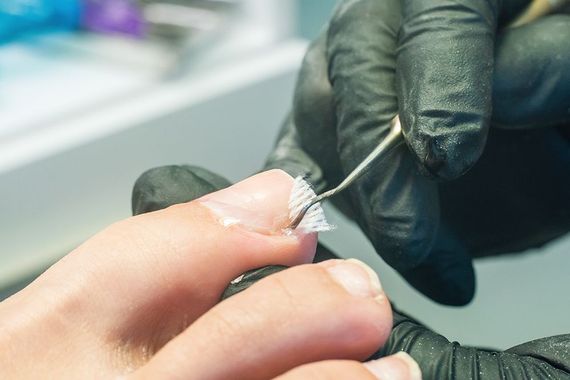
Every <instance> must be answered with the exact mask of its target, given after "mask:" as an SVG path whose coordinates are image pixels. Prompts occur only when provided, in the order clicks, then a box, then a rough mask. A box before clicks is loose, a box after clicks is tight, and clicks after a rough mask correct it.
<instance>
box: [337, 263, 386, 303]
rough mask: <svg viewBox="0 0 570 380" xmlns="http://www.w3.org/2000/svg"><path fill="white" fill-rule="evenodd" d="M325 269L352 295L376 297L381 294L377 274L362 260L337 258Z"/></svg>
mask: <svg viewBox="0 0 570 380" xmlns="http://www.w3.org/2000/svg"><path fill="white" fill-rule="evenodd" d="M326 269H327V271H328V272H329V274H330V275H331V276H332V277H333V278H334V279H335V281H336V282H338V283H339V284H340V285H342V286H343V287H344V288H345V289H346V290H347V291H348V292H349V293H350V294H352V295H354V296H358V297H372V298H376V297H378V296H380V295H382V294H383V292H382V285H381V284H380V279H379V278H378V275H376V273H374V271H373V270H372V268H370V267H369V266H368V265H366V264H364V263H363V262H362V261H359V260H356V259H349V260H337V261H334V262H333V264H332V265H330V264H329V265H327V266H326Z"/></svg>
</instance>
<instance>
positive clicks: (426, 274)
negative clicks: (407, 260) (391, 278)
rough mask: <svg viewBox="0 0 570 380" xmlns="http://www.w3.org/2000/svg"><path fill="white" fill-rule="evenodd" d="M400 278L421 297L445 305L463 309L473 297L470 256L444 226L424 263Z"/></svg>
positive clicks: (441, 225) (473, 287) (473, 277)
mask: <svg viewBox="0 0 570 380" xmlns="http://www.w3.org/2000/svg"><path fill="white" fill-rule="evenodd" d="M402 276H403V277H404V278H405V279H406V281H408V283H409V284H410V285H412V286H413V287H414V288H416V289H417V290H418V291H420V292H421V293H422V294H424V295H425V296H427V297H429V298H431V299H432V300H434V301H436V302H438V303H441V304H444V305H450V306H463V305H466V304H468V303H469V302H471V300H472V299H473V297H474V296H475V271H474V269H473V263H472V260H471V256H470V255H469V254H468V252H467V250H466V248H465V246H464V245H463V244H462V243H461V242H460V241H459V239H457V238H456V235H455V234H454V233H453V232H452V231H451V230H450V229H449V228H448V227H447V226H446V225H444V224H443V223H441V224H440V228H439V230H438V234H437V238H436V241H435V243H434V246H433V248H432V251H431V252H430V254H429V256H428V257H427V259H426V260H425V261H424V262H423V263H421V264H420V265H419V266H417V267H416V268H413V269H411V270H409V271H405V272H402Z"/></svg>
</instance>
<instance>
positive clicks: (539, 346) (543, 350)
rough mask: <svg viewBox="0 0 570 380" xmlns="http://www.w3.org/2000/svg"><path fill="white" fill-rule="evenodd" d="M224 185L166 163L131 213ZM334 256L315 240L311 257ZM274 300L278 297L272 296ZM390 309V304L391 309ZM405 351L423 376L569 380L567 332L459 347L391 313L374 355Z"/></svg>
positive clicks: (264, 271)
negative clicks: (507, 344)
mask: <svg viewBox="0 0 570 380" xmlns="http://www.w3.org/2000/svg"><path fill="white" fill-rule="evenodd" d="M227 185H229V182H228V181H226V180H225V179H223V178H221V177H219V176H217V175H216V174H214V173H211V172H208V171H207V170H204V169H200V168H197V167H192V166H168V167H162V168H157V169H153V170H150V171H148V172H146V173H144V174H143V175H142V176H141V177H140V178H139V180H138V181H137V183H136V185H135V189H134V191H133V213H135V214H141V213H145V212H150V211H155V210H158V209H162V208H165V207H168V206H171V205H174V204H177V203H181V202H187V201H191V200H193V199H196V198H198V197H201V196H202V195H205V194H207V193H209V192H212V191H215V190H219V189H221V188H223V187H226V186H227ZM335 257H337V256H336V255H335V254H334V253H332V252H331V251H329V250H328V249H326V248H325V247H323V246H322V245H319V246H318V248H317V255H316V261H322V260H328V259H331V258H335ZM283 269H286V267H284V266H269V267H264V268H260V269H256V270H252V271H249V272H247V273H246V274H245V275H244V276H243V278H242V279H241V281H239V282H236V283H233V284H230V285H229V286H228V288H227V289H226V291H225V292H224V294H223V295H222V298H223V299H224V298H227V297H230V296H232V295H234V294H236V293H238V292H240V291H243V290H245V289H247V288H248V287H249V286H251V285H253V284H254V283H255V282H257V281H259V280H260V279H262V278H264V277H266V276H269V275H271V274H273V273H275V272H278V271H281V270H283ZM276 302H278V300H276ZM393 309H394V308H393ZM398 351H406V352H408V353H409V354H410V355H411V356H412V357H413V358H414V359H415V360H416V361H417V362H418V363H419V365H420V367H421V369H422V373H423V378H424V379H425V380H429V379H436V380H455V379H457V380H459V379H461V380H463V379H465V380H469V379H480V380H485V379H489V380H494V379H525V378H526V379H530V378H532V379H536V380H540V379H566V378H569V379H570V335H563V336H557V337H551V338H545V339H540V340H536V341H533V342H529V343H526V344H523V345H520V346H517V347H514V348H511V349H509V350H507V351H505V352H491V351H486V350H480V349H475V348H468V347H461V346H460V345H459V344H457V343H450V342H449V341H448V340H447V339H445V338H444V337H442V336H441V335H438V334H436V333H434V332H432V331H430V330H429V329H428V328H426V327H424V326H422V325H421V324H419V323H418V322H416V321H414V320H412V319H411V318H409V317H407V316H405V315H403V314H400V313H398V312H396V311H395V312H394V328H393V331H392V334H391V335H390V338H389V340H388V343H387V344H386V345H385V346H384V347H383V348H382V349H381V350H380V351H379V352H378V353H377V355H375V357H379V356H385V355H390V354H393V353H396V352H398Z"/></svg>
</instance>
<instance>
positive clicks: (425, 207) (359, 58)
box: [327, 0, 439, 271]
mask: <svg viewBox="0 0 570 380" xmlns="http://www.w3.org/2000/svg"><path fill="white" fill-rule="evenodd" d="M399 15H400V10H399V2H398V1H396V0H391V1H375V0H365V1H358V2H345V3H343V4H341V6H340V7H339V8H338V9H337V11H336V13H335V16H334V17H333V20H332V22H331V25H330V28H329V33H328V45H327V55H328V57H329V65H330V66H329V77H330V79H331V83H332V86H333V89H334V102H335V106H336V107H335V108H336V115H337V122H338V123H337V136H338V152H339V157H340V159H341V165H342V168H343V171H344V173H345V175H346V174H347V173H349V172H350V171H351V170H352V169H353V168H354V167H356V166H357V165H358V164H359V163H360V162H361V161H362V159H363V158H364V157H366V155H368V154H369V153H370V152H371V151H372V150H373V149H374V147H375V146H376V145H377V144H378V143H380V142H381V141H382V139H383V138H384V137H385V136H386V134H387V131H388V128H389V125H390V121H391V120H392V118H393V117H394V115H396V112H397V98H396V91H395V86H394V75H395V67H396V57H395V50H396V35H397V30H398V27H399ZM371 36H373V38H371ZM350 195H351V199H352V203H353V204H354V205H355V209H356V213H357V214H358V218H356V219H357V221H358V223H359V224H360V226H361V228H362V229H363V231H364V232H365V233H366V234H367V236H368V237H369V239H370V240H371V242H372V244H373V245H374V247H375V248H376V250H377V252H379V253H380V255H381V256H382V257H383V258H384V260H386V261H387V262H388V264H390V265H391V266H393V267H394V268H395V269H397V270H399V271H408V270H410V269H412V268H414V267H416V266H417V265H419V264H420V263H421V262H422V261H424V260H425V258H426V256H427V255H428V253H429V252H430V250H431V244H432V242H433V240H434V238H435V233H436V231H437V225H438V221H439V209H438V197H437V189H436V187H435V184H434V183H432V182H430V181H429V180H428V179H426V178H425V177H423V176H421V175H419V174H418V173H416V167H415V163H414V161H413V157H412V156H411V155H410V153H409V151H408V150H407V148H406V147H405V146H400V147H399V148H397V149H395V150H394V151H392V152H391V153H390V154H389V156H388V157H386V158H385V159H384V160H383V161H382V162H381V163H379V164H377V165H375V166H374V167H373V168H372V169H371V170H370V171H369V173H368V174H367V175H366V176H364V177H363V178H361V179H359V180H358V181H357V182H356V183H355V184H353V185H352V187H351V189H350Z"/></svg>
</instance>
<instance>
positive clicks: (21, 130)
mask: <svg viewBox="0 0 570 380" xmlns="http://www.w3.org/2000/svg"><path fill="white" fill-rule="evenodd" d="M334 4H335V1H332V0H319V1H312V0H241V1H240V0H235V1H231V0H202V1H192V0H171V1H168V0H160V1H153V0H140V1H134V0H11V1H2V2H0V299H2V298H5V297H7V296H9V295H10V294H12V293H13V292H15V291H17V290H18V289H20V288H21V287H22V286H25V284H26V283H28V282H29V281H30V280H31V279H33V278H34V277H35V276H37V274H39V273H41V272H42V271H43V270H44V269H45V268H47V267H48V266H49V265H51V264H52V263H53V262H55V261H57V260H58V259H59V258H61V257H62V256H63V255H65V254H66V253H67V252H69V251H70V250H71V249H73V248H74V247H75V246H77V245H78V244H80V243H81V242H82V241H84V240H85V239H86V238H88V237H89V236H91V235H93V234H94V233H95V232H97V231H98V230H101V229H102V228H104V227H105V226H106V225H108V224H110V223H112V222H113V221H116V220H119V219H122V218H125V217H127V216H129V215H130V212H131V211H130V194H131V189H132V185H133V184H134V181H135V180H136V178H137V177H138V176H139V175H140V174H141V173H142V172H144V171H145V170H147V169H149V168H151V167H155V166H160V165H167V164H183V163H190V164H194V165H200V166H204V167H206V168H208V169H210V170H213V171H215V172H217V173H220V174H222V175H224V176H226V177H227V178H229V179H230V180H232V181H236V180H239V179H241V178H244V177H246V176H248V175H250V174H251V173H253V172H255V171H257V170H259V168H260V166H261V164H262V162H263V160H264V158H265V156H266V155H267V153H268V152H269V150H270V149H271V146H272V144H273V141H274V139H275V135H276V133H277V130H278V128H279V126H280V123H281V121H282V120H283V119H284V117H285V115H286V113H287V112H288V110H289V109H290V106H291V100H292V92H293V88H294V83H295V78H296V74H297V71H298V69H299V65H300V62H301V60H302V57H303V54H304V52H305V50H306V47H307V41H308V40H310V39H312V38H314V37H315V36H316V35H317V34H318V32H319V31H320V30H321V28H322V26H323V24H324V23H325V22H326V20H327V19H328V17H329V15H330V13H331V10H332V8H333V6H334ZM327 214H328V215H329V217H330V219H331V220H332V222H333V223H334V224H337V225H338V229H337V230H336V231H334V232H332V233H328V234H324V235H323V236H322V240H323V241H325V243H327V244H328V245H329V246H330V247H331V248H332V249H333V250H334V251H336V252H337V253H339V254H341V255H343V256H345V257H358V258H360V259H362V260H365V261H367V262H368V263H370V265H372V266H373V267H374V268H375V269H376V270H377V271H378V272H379V273H380V275H381V278H382V281H383V284H384V287H385V288H386V289H387V291H388V294H389V295H390V296H391V298H392V300H393V302H394V303H395V304H396V305H397V306H398V307H399V308H401V309H402V310H404V311H406V312H407V313H409V314H411V315H413V316H415V317H416V318H418V319H419V320H421V321H423V322H424V323H426V324H427V325H428V326H430V327H432V328H434V329H435V330H437V331H438V332H440V333H442V334H444V335H445V336H446V337H448V338H449V339H451V340H458V341H460V342H461V343H464V344H473V345H482V346H485V347H494V348H506V347H509V346H512V345H515V344H518V343H521V342H524V341H527V340H529V339H533V338H539V337H543V336H549V335H555V334H561V333H568V332H569V328H570V324H569V320H570V319H569V315H570V296H569V294H570V293H569V292H568V274H567V273H568V272H567V271H568V270H567V268H568V267H569V266H570V254H569V251H570V238H568V237H566V238H563V239H560V240H558V241H555V242H553V243H551V244H549V245H548V246H546V247H544V248H542V249H540V250H533V251H529V252H525V253H524V254H522V255H517V256H503V257H498V258H489V259H484V260H479V261H478V262H477V264H476V270H477V276H478V277H477V278H478V290H477V296H476V298H475V300H474V301H473V303H472V304H470V305H469V306H468V307H464V308H450V307H443V306H439V305H436V304H434V303H433V302H431V301H429V300H427V299H425V298H424V297H422V296H421V295H419V294H418V293H417V292H415V291H414V290H413V289H411V288H410V287H409V286H408V285H407V284H406V283H405V282H404V281H402V280H401V279H400V277H399V276H398V275H397V274H396V273H395V272H394V271H392V270H391V269H390V268H388V267H387V265H386V264H385V263H383V262H382V261H381V260H380V259H379V258H378V256H377V255H376V254H375V252H374V251H373V249H372V248H371V246H370V245H369V244H368V243H367V241H366V239H365V238H364V237H363V236H362V234H361V233H360V232H359V231H358V230H357V228H356V227H355V226H354V225H352V224H351V223H350V222H348V221H347V220H345V219H344V218H342V217H341V216H340V215H339V214H338V213H337V212H335V210H333V209H331V208H327ZM528 277H531V278H532V281H527V278H528Z"/></svg>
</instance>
